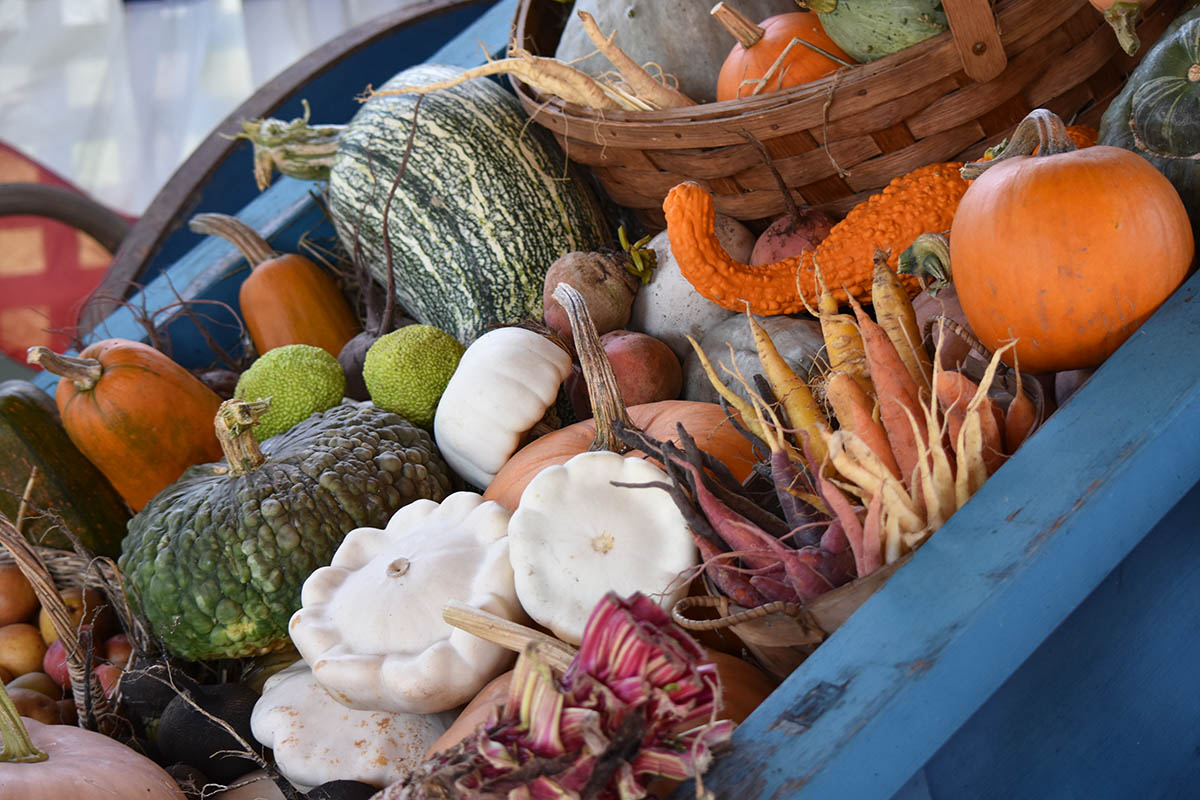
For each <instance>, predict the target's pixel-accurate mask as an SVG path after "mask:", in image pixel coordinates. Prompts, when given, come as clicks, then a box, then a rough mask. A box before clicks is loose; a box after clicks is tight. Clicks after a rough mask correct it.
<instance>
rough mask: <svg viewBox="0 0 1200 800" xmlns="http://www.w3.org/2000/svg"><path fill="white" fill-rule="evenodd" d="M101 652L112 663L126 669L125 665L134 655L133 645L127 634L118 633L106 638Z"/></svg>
mask: <svg viewBox="0 0 1200 800" xmlns="http://www.w3.org/2000/svg"><path fill="white" fill-rule="evenodd" d="M101 652H102V654H103V655H104V658H105V659H107V660H108V662H109V663H110V664H112V665H113V666H115V667H117V668H119V669H125V665H126V664H128V663H129V659H130V658H131V657H132V656H133V645H132V644H131V643H130V641H129V637H128V636H127V635H125V634H124V633H118V634H116V635H115V636H110V637H108V638H107V639H105V640H104V646H103V648H102V650H101Z"/></svg>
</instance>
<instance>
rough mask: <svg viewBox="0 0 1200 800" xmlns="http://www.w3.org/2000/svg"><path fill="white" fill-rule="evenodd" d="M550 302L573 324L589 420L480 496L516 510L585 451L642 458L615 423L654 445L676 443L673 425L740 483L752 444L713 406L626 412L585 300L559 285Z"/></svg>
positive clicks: (548, 442) (533, 452)
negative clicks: (544, 479) (548, 476)
mask: <svg viewBox="0 0 1200 800" xmlns="http://www.w3.org/2000/svg"><path fill="white" fill-rule="evenodd" d="M554 297H555V299H556V300H558V301H559V302H560V303H561V304H562V306H563V308H565V309H566V310H567V316H568V318H569V319H570V321H571V330H572V333H573V334H574V338H575V347H576V350H577V351H578V352H579V359H580V362H581V364H582V366H583V372H584V376H585V377H586V379H587V386H588V396H589V398H590V399H591V404H592V411H593V413H594V416H593V417H592V419H588V420H584V421H582V422H576V423H575V424H573V425H568V426H567V427H565V428H560V429H559V430H556V431H553V432H552V433H548V434H546V435H544V436H541V437H539V438H537V439H534V440H533V441H532V442H530V443H529V444H527V445H525V446H524V447H522V448H521V449H520V450H518V451H517V452H516V453H514V454H513V456H512V457H511V458H510V459H509V460H508V461H507V462H506V463H505V464H504V466H502V467H501V468H500V471H499V472H497V473H496V477H495V478H493V479H492V482H491V483H490V484H489V485H488V487H487V489H486V491H484V493H483V496H484V499H486V500H495V501H496V502H498V503H500V505H502V506H504V507H505V508H508V509H511V510H514V511H515V510H516V508H517V506H518V505H520V502H521V493H522V492H524V491H525V487H526V486H527V485H528V484H529V481H530V480H532V479H533V477H534V476H535V475H537V474H538V473H539V472H541V471H542V470H543V469H545V468H546V467H550V466H554V465H556V464H564V463H566V462H567V461H568V460H570V459H571V457H572V456H576V455H578V454H579V453H582V452H585V451H587V450H612V451H614V452H618V453H623V454H624V455H625V456H626V457H629V458H646V457H647V454H646V453H643V452H642V451H640V450H628V449H627V448H626V446H625V445H624V443H622V442H621V441H620V440H619V439H618V437H617V436H616V435H615V433H614V431H613V423H614V422H615V421H617V420H620V421H621V422H623V423H624V424H625V425H626V426H627V427H631V428H632V427H636V428H638V429H640V430H641V431H643V432H644V433H646V434H647V435H648V436H650V437H651V438H654V439H659V440H667V441H672V442H675V441H678V439H679V435H678V432H677V430H676V425H683V427H684V430H685V431H687V433H688V435H690V436H691V437H692V438H693V439H695V440H696V445H697V446H698V447H699V448H700V449H701V450H703V451H704V452H706V453H708V454H709V455H711V456H713V457H714V458H716V459H717V460H718V461H720V462H721V463H722V464H724V465H725V466H726V467H728V468H729V470H730V471H731V472H732V473H733V474H734V476H735V477H736V478H737V479H738V480H744V479H745V478H746V477H747V476H748V475H749V474H750V471H751V470H752V469H753V468H754V464H755V462H756V461H757V459H756V458H755V456H754V451H753V448H752V447H751V445H750V441H749V440H748V439H747V438H746V437H745V436H743V435H742V434H741V433H739V432H738V431H737V429H736V428H735V427H734V426H733V423H731V422H730V421H729V418H728V417H727V416H726V414H725V410H724V409H723V408H721V406H719V405H717V404H716V403H701V402H696V401H692V400H660V401H658V402H656V403H643V404H641V405H636V406H633V407H632V408H629V409H626V408H625V404H624V401H623V400H622V399H621V389H620V387H619V386H618V385H617V379H616V377H615V376H614V375H613V371H612V365H611V364H610V363H609V361H608V358H607V356H605V354H604V349H603V348H602V347H601V346H600V337H599V335H597V333H596V328H595V326H594V325H593V324H592V321H591V318H590V317H588V315H587V308H586V306H585V305H584V302H583V298H582V297H581V296H580V295H579V293H578V292H577V291H575V289H573V288H572V287H570V286H568V285H566V284H562V283H560V284H559V286H558V289H556V290H555V292H554Z"/></svg>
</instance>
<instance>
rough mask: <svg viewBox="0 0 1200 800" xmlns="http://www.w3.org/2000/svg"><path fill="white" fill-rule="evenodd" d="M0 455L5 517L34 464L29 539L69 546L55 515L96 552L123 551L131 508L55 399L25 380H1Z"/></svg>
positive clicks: (15, 507) (0, 506)
mask: <svg viewBox="0 0 1200 800" xmlns="http://www.w3.org/2000/svg"><path fill="white" fill-rule="evenodd" d="M0 454H2V457H0V512H3V513H4V515H5V516H6V517H8V518H9V519H10V520H14V521H15V520H16V519H17V514H18V512H19V508H20V505H21V498H22V497H23V496H24V493H25V488H26V486H27V485H28V484H29V476H30V474H31V472H32V471H33V470H34V469H35V468H36V469H37V475H36V477H35V478H34V481H33V485H32V488H31V489H30V491H29V503H30V505H31V506H32V507H33V508H27V511H26V516H25V519H24V521H23V524H22V531H23V533H24V534H25V537H26V538H27V539H29V541H31V542H33V543H34V544H40V545H44V546H47V547H58V548H62V549H66V550H69V549H71V540H70V539H69V538H68V537H67V535H66V534H65V533H63V531H62V527H61V526H60V525H59V524H58V521H57V520H56V519H55V517H57V518H59V519H61V520H62V523H63V525H65V526H66V527H67V529H69V530H70V531H71V532H72V533H73V534H75V536H76V537H77V538H78V539H79V541H80V543H81V544H83V545H84V546H85V547H86V548H88V549H89V550H91V551H92V552H93V553H95V554H97V555H102V556H114V557H115V556H116V555H117V554H118V553H119V552H120V549H121V539H122V537H123V536H124V535H125V523H126V521H127V520H128V519H129V507H128V506H127V505H125V501H124V500H122V499H121V495H119V494H118V493H117V490H116V489H114V488H113V486H112V484H111V483H109V481H108V479H107V478H105V477H104V475H103V474H102V473H101V472H100V470H98V469H97V468H96V467H95V466H94V465H93V464H92V462H90V461H88V459H87V457H86V456H84V454H83V453H81V452H79V448H77V447H76V446H75V445H74V444H73V443H72V442H71V440H70V438H69V437H68V436H67V432H66V430H64V429H63V426H62V423H61V422H60V421H59V416H58V408H57V407H56V406H55V405H54V400H53V399H52V398H51V397H50V396H49V395H48V394H46V393H45V392H44V391H42V390H41V389H39V388H38V387H37V386H36V385H35V384H33V383H32V382H30V381H25V380H9V381H4V382H3V383H0ZM43 512H45V513H43Z"/></svg>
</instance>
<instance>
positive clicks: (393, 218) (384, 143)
mask: <svg viewBox="0 0 1200 800" xmlns="http://www.w3.org/2000/svg"><path fill="white" fill-rule="evenodd" d="M461 72H462V70H461V69H460V68H458V67H449V66H442V65H431V64H422V65H419V66H415V67H411V68H409V69H406V70H404V71H403V72H400V73H398V74H397V75H395V76H394V77H393V78H392V79H391V80H389V81H388V82H387V83H386V84H384V85H383V86H382V87H380V89H379V90H377V91H378V92H386V91H387V90H388V89H389V88H391V87H400V86H417V85H425V84H429V83H433V82H436V81H443V80H448V79H451V78H454V77H456V76H457V75H459V74H461ZM416 103H417V95H415V94H403V95H386V94H378V93H377V94H375V95H374V96H372V97H371V98H370V99H369V100H368V101H367V102H366V103H364V104H363V106H362V107H361V108H360V109H359V110H358V112H357V113H356V114H355V115H354V117H353V118H352V119H351V120H350V122H349V123H348V124H346V125H345V126H315V125H314V126H309V125H308V119H307V115H306V116H305V117H304V118H302V119H298V120H294V121H292V122H291V123H285V122H281V121H279V120H262V121H257V122H253V123H244V124H243V128H244V129H245V133H244V134H243V135H244V136H245V137H246V138H249V139H251V140H252V141H254V143H255V168H256V175H257V176H258V177H259V182H260V185H261V184H262V183H263V181H264V177H263V176H264V175H265V176H266V179H269V176H270V172H271V168H272V167H276V168H279V169H280V170H281V171H282V172H284V173H285V174H289V175H293V176H295V177H300V178H306V179H319V178H322V177H325V176H326V174H327V176H328V180H329V193H328V203H329V212H330V216H331V217H332V219H333V223H334V227H335V228H336V229H337V233H338V237H339V239H340V241H341V243H342V245H343V246H344V247H345V249H346V251H347V252H349V253H357V254H358V257H359V258H361V259H362V263H363V264H364V265H365V266H366V267H367V268H368V269H369V271H370V272H371V274H372V276H373V277H374V278H375V279H376V280H379V281H380V282H386V279H387V266H386V265H387V257H386V254H385V249H384V209H385V207H388V214H387V217H388V222H387V231H388V235H389V236H390V238H391V250H392V264H393V267H394V270H395V273H396V299H397V301H398V302H399V303H400V304H401V305H402V306H403V308H404V309H405V310H406V311H407V312H408V314H409V315H410V316H412V317H413V318H414V319H416V320H417V321H419V322H423V323H426V324H429V325H435V326H437V327H439V328H441V329H443V330H445V331H447V332H448V333H450V334H452V335H453V336H454V337H455V338H456V339H458V340H459V341H460V342H462V343H463V344H464V345H466V344H469V343H470V342H471V341H472V340H474V339H475V337H477V336H478V335H479V334H481V333H483V331H485V330H486V329H487V328H488V327H489V326H491V325H494V324H498V323H511V322H518V321H520V320H523V319H529V318H532V319H540V318H541V315H542V289H543V282H544V280H545V276H546V270H547V269H548V268H549V266H550V265H551V264H552V263H554V261H555V260H556V259H558V257H559V256H561V255H563V254H564V253H567V252H571V251H575V250H589V249H594V248H596V247H598V246H600V245H601V244H603V243H605V242H607V241H609V240H610V238H611V234H610V232H609V229H608V225H607V223H606V221H605V216H604V212H603V211H602V209H601V206H600V204H599V202H598V200H597V198H596V196H595V194H594V193H593V192H592V190H591V188H590V187H589V186H588V185H587V184H586V183H585V182H584V181H583V180H582V179H581V177H580V176H579V174H578V173H577V172H576V171H575V170H574V168H572V167H570V166H568V164H567V162H566V159H565V158H564V156H563V152H562V150H561V149H560V148H559V146H558V144H557V143H556V142H555V141H554V139H553V138H552V137H551V136H550V134H548V133H547V132H546V131H544V130H542V129H541V128H540V127H539V126H537V125H532V124H530V122H529V117H528V115H527V114H526V113H525V111H524V109H523V108H522V107H521V105H520V103H519V102H518V101H517V99H516V98H515V97H514V96H513V95H512V94H511V93H510V92H508V91H506V90H505V89H504V88H502V87H501V86H500V85H499V84H498V83H496V82H495V81H493V80H490V79H487V78H476V79H473V80H470V81H467V82H465V83H462V84H459V85H458V86H455V87H452V88H449V89H440V90H438V91H434V92H431V93H429V94H426V95H425V96H424V99H423V100H422V101H421V105H420V109H419V110H418V111H417V114H416V116H417V124H416V133H415V135H414V138H413V145H412V152H411V155H410V156H409V161H408V165H407V167H406V168H405V173H404V176H403V178H402V179H401V180H400V182H399V183H398V184H396V188H395V193H394V195H392V197H391V201H390V206H389V205H388V203H389V200H388V197H389V194H390V193H391V192H392V187H393V184H394V183H395V181H396V175H397V173H398V171H399V169H400V164H401V162H402V161H403V160H404V153H405V149H406V145H407V142H408V136H409V131H410V128H411V125H412V121H413V109H414V106H416ZM326 170H328V172H327V173H326Z"/></svg>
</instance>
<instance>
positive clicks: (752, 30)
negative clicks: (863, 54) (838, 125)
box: [712, 3, 854, 100]
mask: <svg viewBox="0 0 1200 800" xmlns="http://www.w3.org/2000/svg"><path fill="white" fill-rule="evenodd" d="M712 15H713V16H714V17H716V19H717V21H718V22H720V23H721V24H722V25H724V26H725V28H726V30H728V31H729V32H730V33H731V34H732V35H733V37H734V38H735V39H737V44H735V45H734V46H733V49H732V50H730V51H729V55H728V56H726V57H725V62H724V63H723V64H722V66H721V72H720V73H719V74H718V75H717V100H733V99H736V98H738V97H750V96H752V95H757V94H763V93H765V92H777V91H779V90H780V89H787V88H788V87H790V86H801V85H803V84H805V83H808V82H809V81H813V80H816V79H817V78H820V77H822V76H824V75H828V74H829V73H831V72H833V71H834V70H835V69H837V68H838V67H839V66H840V64H839V63H838V61H836V60H834V59H833V58H829V57H828V56H826V55H823V54H822V53H820V52H818V51H817V50H815V49H813V47H807V46H805V45H804V44H803V42H808V43H809V44H811V45H814V46H815V47H817V48H820V49H821V50H824V51H825V52H826V53H829V54H831V55H833V56H835V57H836V58H838V59H841V61H842V62H847V63H854V59H852V58H851V57H850V56H848V55H846V53H845V51H843V50H842V48H840V47H838V46H837V43H836V42H834V41H833V39H830V38H829V35H828V34H826V33H825V29H824V28H822V27H821V21H820V18H819V17H818V15H817V14H813V13H809V12H803V11H796V12H793V13H790V14H779V15H777V16H774V17H769V18H767V19H765V20H763V21H762V22H760V23H759V24H757V25H755V24H754V23H753V22H751V21H750V19H749V18H747V17H746V16H745V15H744V14H742V13H741V12H740V11H738V10H736V9H735V8H733V7H731V6H729V5H727V4H726V3H717V4H716V5H715V6H713V9H712ZM796 39H800V40H802V41H801V42H796V43H795V44H793V40H796ZM776 62H778V63H776Z"/></svg>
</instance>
